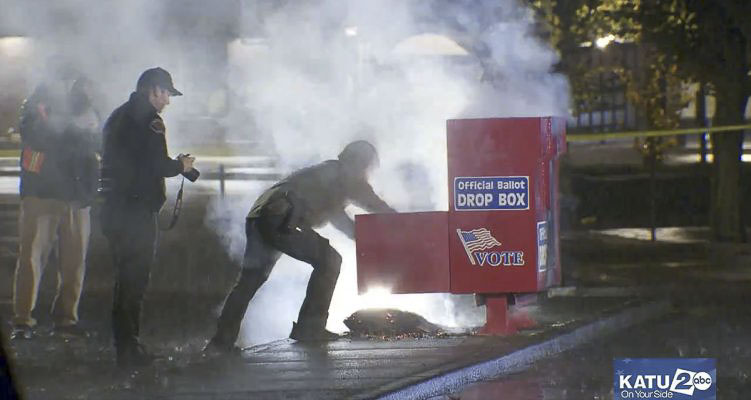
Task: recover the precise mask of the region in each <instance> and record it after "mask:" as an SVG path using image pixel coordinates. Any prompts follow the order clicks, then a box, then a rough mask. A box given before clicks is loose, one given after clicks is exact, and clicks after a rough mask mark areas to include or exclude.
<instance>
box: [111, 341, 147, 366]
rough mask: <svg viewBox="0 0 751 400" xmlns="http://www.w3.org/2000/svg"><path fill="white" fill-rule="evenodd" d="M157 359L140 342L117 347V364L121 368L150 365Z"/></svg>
mask: <svg viewBox="0 0 751 400" xmlns="http://www.w3.org/2000/svg"><path fill="white" fill-rule="evenodd" d="M155 359H156V357H154V356H153V355H151V354H149V353H147V352H146V350H145V349H144V348H143V346H141V344H140V343H137V344H132V345H127V346H124V347H123V348H122V349H120V348H118V349H117V366H118V367H120V368H133V367H148V366H150V365H151V364H153V363H154V360H155Z"/></svg>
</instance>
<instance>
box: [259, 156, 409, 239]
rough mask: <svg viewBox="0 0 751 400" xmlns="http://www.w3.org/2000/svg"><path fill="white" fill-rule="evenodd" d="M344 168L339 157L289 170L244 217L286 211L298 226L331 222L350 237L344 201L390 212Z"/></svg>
mask: <svg viewBox="0 0 751 400" xmlns="http://www.w3.org/2000/svg"><path fill="white" fill-rule="evenodd" d="M346 168H347V167H346V165H344V164H343V163H342V162H341V161H339V160H328V161H324V162H322V163H320V164H317V165H314V166H312V167H308V168H304V169H301V170H299V171H296V172H294V173H292V174H291V175H290V176H288V177H287V178H285V179H284V180H282V181H280V182H279V183H277V184H275V185H274V186H272V187H271V188H269V189H267V190H266V191H265V192H263V194H261V196H260V197H259V198H258V199H257V200H256V202H255V203H254V204H253V207H252V208H251V210H250V213H248V218H257V217H261V216H265V215H287V216H288V217H291V218H292V219H293V220H294V221H293V222H292V225H294V226H299V227H301V228H311V227H317V226H321V225H323V224H325V223H327V222H331V223H332V224H333V225H334V226H335V227H336V228H338V229H339V230H341V231H343V232H344V233H346V234H347V235H349V236H350V237H352V236H353V235H354V224H353V222H352V220H351V219H350V218H349V217H348V216H347V214H346V212H345V211H344V209H345V207H347V205H348V204H350V203H353V204H355V205H357V206H359V207H361V208H363V209H365V210H367V211H369V212H382V213H385V212H394V210H393V209H392V208H391V207H389V205H388V204H386V202H384V201H383V200H382V199H381V198H380V197H378V195H376V194H375V192H374V191H373V188H372V187H371V186H370V184H369V183H368V182H367V180H365V178H364V177H359V178H358V177H357V176H356V175H354V174H348V173H347V171H346Z"/></svg>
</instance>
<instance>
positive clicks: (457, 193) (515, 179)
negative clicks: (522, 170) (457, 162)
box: [454, 176, 529, 211]
mask: <svg viewBox="0 0 751 400" xmlns="http://www.w3.org/2000/svg"><path fill="white" fill-rule="evenodd" d="M454 209H456V210H457V211H481V210H490V211H493V210H527V209H529V177H528V176H478V177H464V176H462V177H456V178H454Z"/></svg>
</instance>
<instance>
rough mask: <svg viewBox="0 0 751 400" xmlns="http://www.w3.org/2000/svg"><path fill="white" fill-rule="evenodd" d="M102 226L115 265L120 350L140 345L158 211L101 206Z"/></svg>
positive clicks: (114, 312) (116, 328)
mask: <svg viewBox="0 0 751 400" xmlns="http://www.w3.org/2000/svg"><path fill="white" fill-rule="evenodd" d="M102 227H103V231H104V234H105V236H106V237H107V240H108V242H109V247H110V252H111V253H112V259H113V263H114V266H115V290H114V302H113V305H112V333H113V336H114V340H115V348H116V349H117V351H118V353H119V352H122V351H125V350H128V349H131V348H133V347H135V346H136V345H138V343H139V341H138V333H139V326H140V318H141V303H142V300H143V294H144V292H145V290H146V286H148V284H149V275H150V273H151V266H152V265H153V263H154V259H155V255H156V243H157V233H158V231H157V214H156V212H153V211H151V210H149V209H148V208H145V207H117V208H105V209H104V210H102Z"/></svg>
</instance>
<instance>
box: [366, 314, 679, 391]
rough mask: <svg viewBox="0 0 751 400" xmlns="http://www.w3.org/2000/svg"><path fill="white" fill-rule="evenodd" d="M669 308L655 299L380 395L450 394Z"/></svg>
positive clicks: (642, 320) (654, 316) (650, 317)
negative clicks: (546, 338) (480, 361)
mask: <svg viewBox="0 0 751 400" xmlns="http://www.w3.org/2000/svg"><path fill="white" fill-rule="evenodd" d="M669 310H670V303H669V302H667V301H658V302H653V303H649V304H645V305H643V306H639V307H636V308H632V309H628V310H626V311H623V312H621V313H618V314H616V315H613V316H610V317H606V318H603V319H600V320H598V321H595V322H592V323H589V324H587V325H584V326H582V327H579V328H577V329H575V330H574V331H572V332H569V333H566V334H563V335H560V336H557V337H555V338H552V339H549V340H546V341H544V342H542V343H538V344H535V345H532V346H529V347H526V348H523V349H520V350H517V351H514V352H513V353H510V354H507V355H505V356H502V357H499V358H495V359H492V360H489V361H485V362H482V363H479V364H474V365H470V366H468V367H464V368H461V369H458V370H456V371H453V372H449V373H447V374H444V375H439V376H436V377H433V378H430V379H428V380H426V381H423V382H420V383H418V384H415V385H412V386H408V387H405V388H402V389H399V390H396V391H394V392H390V393H388V394H386V395H382V396H380V397H376V398H378V399H383V400H397V399H429V398H431V397H435V396H440V395H443V394H447V393H450V392H453V391H456V390H458V389H461V388H463V387H464V386H466V385H468V384H471V383H475V382H479V381H484V380H491V379H495V378H498V377H500V376H502V375H505V374H507V373H509V372H516V371H519V370H520V369H523V368H524V367H525V366H528V365H529V364H531V363H533V362H535V361H537V360H540V359H542V358H545V357H549V356H553V355H556V354H559V353H562V352H564V351H566V350H570V349H572V348H574V347H576V346H578V345H581V344H584V343H586V342H589V341H592V340H594V339H599V338H600V337H601V336H606V335H608V334H610V333H613V332H615V331H617V330H620V329H624V328H627V327H629V326H631V325H636V324H639V323H641V322H644V321H646V320H649V319H652V318H656V317H658V316H660V315H664V314H666V313H667V312H668V311H669Z"/></svg>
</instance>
